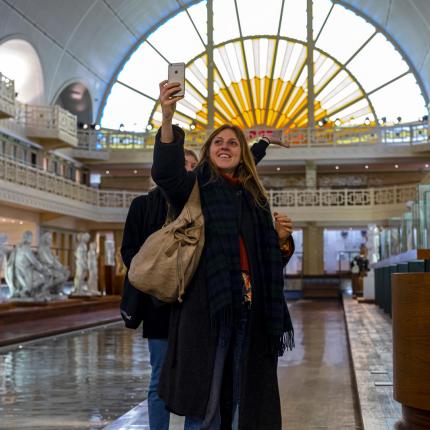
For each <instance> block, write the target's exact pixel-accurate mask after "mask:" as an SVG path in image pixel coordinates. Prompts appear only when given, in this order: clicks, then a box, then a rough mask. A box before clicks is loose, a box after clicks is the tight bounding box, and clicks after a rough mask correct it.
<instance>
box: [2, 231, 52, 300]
mask: <svg viewBox="0 0 430 430" xmlns="http://www.w3.org/2000/svg"><path fill="white" fill-rule="evenodd" d="M32 240H33V233H32V232H31V231H25V232H24V233H23V235H22V239H21V243H20V244H19V245H18V246H17V247H16V248H15V249H14V250H13V251H12V252H11V254H10V255H9V258H8V261H7V266H6V282H7V284H8V285H9V289H10V290H11V293H12V294H11V297H12V298H28V297H32V298H40V299H46V298H47V297H48V296H49V295H50V289H51V286H52V275H51V273H50V271H49V269H48V268H47V267H45V266H44V265H43V264H42V263H41V262H40V261H39V260H38V259H37V257H36V256H35V255H34V253H33V250H32V249H31V242H32Z"/></svg>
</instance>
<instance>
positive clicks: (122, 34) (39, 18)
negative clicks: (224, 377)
mask: <svg viewBox="0 0 430 430" xmlns="http://www.w3.org/2000/svg"><path fill="white" fill-rule="evenodd" d="M232 1H233V0H232ZM252 1H258V0H252ZM287 1H288V0H287ZM338 2H339V3H341V4H343V5H345V6H348V7H350V8H352V9H353V10H355V11H357V12H359V13H361V14H364V15H365V16H367V17H368V18H369V19H370V20H371V22H372V23H373V24H375V25H377V26H379V27H380V28H382V29H383V30H384V31H385V32H386V33H387V34H388V35H389V36H390V38H391V40H392V41H394V42H395V43H397V44H398V46H399V47H400V48H401V49H402V51H403V53H404V54H405V55H406V56H407V57H408V58H409V60H410V62H411V64H412V65H413V66H414V68H415V69H416V71H417V72H418V74H419V76H420V78H421V80H422V82H423V85H424V87H425V89H426V91H427V94H430V1H429V0H341V1H338ZM194 3H197V1H195V0H194V1H186V0H73V1H70V0H0V43H1V42H3V41H5V40H8V39H11V38H15V37H18V38H24V39H25V40H27V41H28V42H30V43H31V44H32V45H33V47H34V48H35V49H36V51H37V53H38V55H39V56H40V59H41V64H42V70H43V74H44V86H45V94H44V100H43V102H44V103H52V102H53V100H55V98H56V96H57V95H58V94H59V92H60V91H61V90H62V89H63V88H64V87H65V86H66V85H67V84H69V83H71V82H74V81H81V82H83V83H84V84H85V85H86V86H87V87H88V88H89V90H90V93H91V96H92V98H93V106H94V112H95V114H96V113H97V111H98V109H99V107H100V103H101V102H102V99H103V95H104V93H105V91H106V88H107V87H108V84H109V82H110V80H111V79H112V78H113V77H114V76H116V74H117V73H118V71H119V70H120V68H121V67H122V65H123V63H124V59H125V58H126V56H127V55H129V54H130V53H131V52H133V50H134V47H136V46H138V45H139V43H140V41H141V40H142V39H144V38H145V37H146V36H147V35H148V34H150V33H151V32H152V31H153V30H154V29H155V28H157V27H158V26H159V25H160V24H161V23H163V22H164V21H165V20H167V19H169V18H170V17H171V16H173V15H175V14H176V13H178V12H179V11H180V10H181V9H183V8H184V7H186V6H189V5H191V4H194ZM314 7H318V0H314ZM0 70H1V64H0Z"/></svg>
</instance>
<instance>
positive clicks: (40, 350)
mask: <svg viewBox="0 0 430 430" xmlns="http://www.w3.org/2000/svg"><path fill="white" fill-rule="evenodd" d="M148 380H149V362H148V350H147V344H146V342H144V341H143V340H142V338H141V332H140V330H139V332H134V331H129V330H125V329H123V324H122V323H119V324H111V325H107V326H106V327H105V328H98V329H88V330H87V331H84V332H83V333H81V332H79V333H75V334H73V335H69V336H58V337H57V338H56V339H55V338H49V339H45V340H41V341H38V342H33V343H30V344H24V347H23V348H22V349H14V350H11V351H9V352H5V351H4V350H3V351H2V352H1V353H0V429H2V430H3V429H8V430H18V429H25V430H78V429H91V430H93V429H94V430H95V429H100V428H103V427H105V426H106V425H107V424H109V423H110V422H111V421H112V420H114V419H116V418H117V417H118V416H121V415H122V414H124V413H126V412H127V411H128V410H129V409H130V408H131V407H133V406H134V405H136V404H137V403H139V402H141V401H142V400H143V399H145V398H146V389H147V386H148Z"/></svg>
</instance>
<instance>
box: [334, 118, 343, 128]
mask: <svg viewBox="0 0 430 430" xmlns="http://www.w3.org/2000/svg"><path fill="white" fill-rule="evenodd" d="M341 124H342V121H341V120H340V119H339V118H336V120H335V121H334V125H335V126H336V127H340V126H341Z"/></svg>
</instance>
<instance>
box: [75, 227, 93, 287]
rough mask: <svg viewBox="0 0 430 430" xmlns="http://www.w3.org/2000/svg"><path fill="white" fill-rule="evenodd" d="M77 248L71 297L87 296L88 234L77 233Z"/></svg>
mask: <svg viewBox="0 0 430 430" xmlns="http://www.w3.org/2000/svg"><path fill="white" fill-rule="evenodd" d="M77 238H78V246H77V247H76V249H75V262H76V264H75V267H76V269H75V278H74V280H73V285H74V289H73V293H72V294H73V295H77V294H86V295H88V285H87V283H86V280H87V276H88V255H87V250H88V248H87V243H88V241H89V240H90V235H89V234H88V233H79V234H78V236H77Z"/></svg>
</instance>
